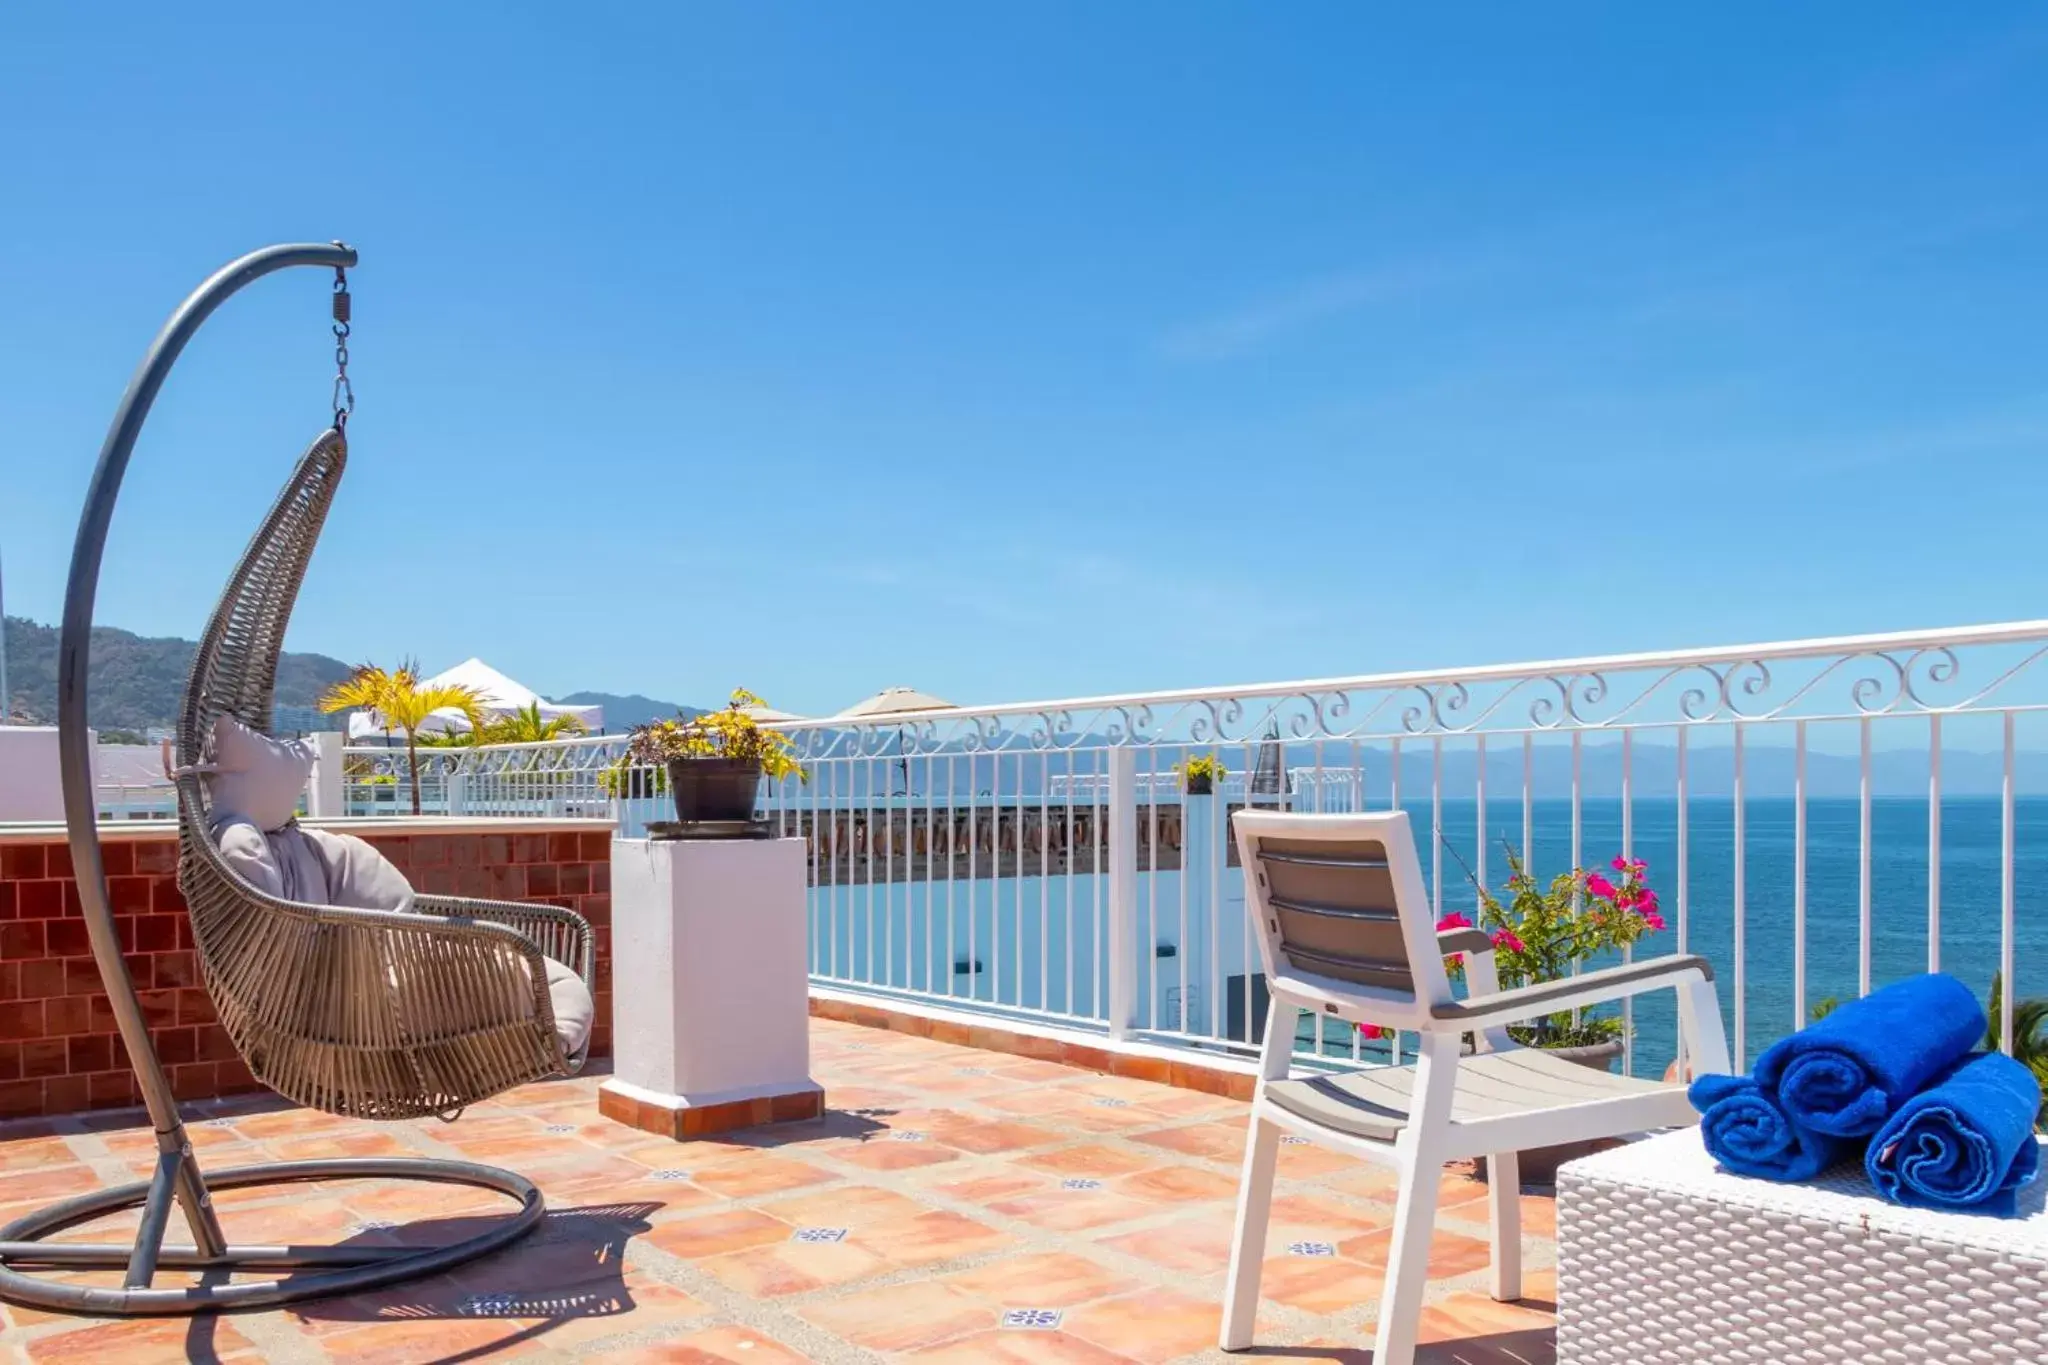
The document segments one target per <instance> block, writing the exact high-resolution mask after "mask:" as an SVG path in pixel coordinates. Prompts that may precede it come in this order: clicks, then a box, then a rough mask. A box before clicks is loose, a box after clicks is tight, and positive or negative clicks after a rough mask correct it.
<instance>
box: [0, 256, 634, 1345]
mask: <svg viewBox="0 0 2048 1365" xmlns="http://www.w3.org/2000/svg"><path fill="white" fill-rule="evenodd" d="M355 264H356V253H355V251H354V250H353V249H351V248H349V247H347V246H344V245H342V244H340V243H334V244H331V245H288V246H275V247H269V248H266V249H265V250H262V251H258V252H254V253H252V254H251V255H248V256H245V257H243V258H242V259H241V260H239V261H235V262H233V263H232V264H230V265H228V266H227V267H225V268H224V269H223V270H221V271H220V272H219V273H217V274H215V275H214V276H213V277H212V278H211V279H209V280H207V281H206V282H205V283H204V284H203V285H201V286H200V287H199V289H198V290H197V291H196V292H194V293H193V295H192V296H191V297H190V298H188V299H187V300H186V301H185V303H184V305H183V306H182V307H180V308H179V310H178V311H177V312H176V313H175V314H173V315H172V317H171V320H170V322H169V323H168V324H167V325H166V326H165V328H164V330H163V332H162V333H160V334H159V335H158V337H157V339H156V342H155V343H154V345H153V346H152V347H151V349H150V351H149V354H148V355H147V356H146V357H145V358H144V361H143V364H142V367H141V369H139V370H138V371H137V372H136V375H135V378H134V380H133V381H132V382H131V383H130V385H129V388H128V391H127V393H126V395H125V396H124V397H123V398H122V400H121V406H120V408H119V409H118V410H117V412H116V414H115V418H114V423H113V427H112V430H111V431H110V432H109V433H108V436H107V442H106V445H105V447H104V448H103V449H102V450H101V453H100V460H99V465H98V468H97V469H96V470H95V472H94V475H93V480H92V484H91V487H90V490H89V492H88V493H87V497H86V505H85V511H84V514H83V516H82V517H81V519H80V522H79V529H78V538H77V542H76V544H75V546H74V548H73V552H72V561H71V576H70V581H69V584H68V587H67V591H66V595H65V602H64V621H63V633H62V637H61V642H60V646H59V648H60V656H59V676H58V725H59V731H60V735H59V745H60V754H61V760H62V767H63V781H64V812H65V823H66V826H67V829H68V837H69V841H70V846H71V857H72V865H73V868H74V872H75V875H76V878H77V882H78V892H79V899H80V902H81V907H82V910H83V914H84V918H85V922H86V927H87V929H88V932H89V934H90V937H91V941H92V950H93V957H94V959H95V961H96V963H97V965H98V967H99V972H100V977H101V979H102V981H103V982H104V984H105V987H106V992H107V997H108V999H109V1001H110V1002H111V1004H112V1006H113V1013H114V1016H115V1020H116V1023H117V1026H118V1028H119V1030H120V1035H121V1041H122V1043H123V1044H124V1045H125V1047H126V1050H127V1054H128V1059H129V1062H130V1064H131V1065H132V1066H133V1068H134V1070H135V1075H136V1079H137V1081H138V1082H139V1084H140V1088H141V1091H142V1097H143V1102H144V1104H145V1105H146V1106H147V1108H148V1111H149V1118H150V1122H151V1123H152V1125H153V1126H154V1128H155V1131H156V1140H157V1150H158V1154H159V1155H158V1160H157V1167H156V1173H155V1175H154V1177H153V1178H152V1179H150V1180H148V1181H145V1182H141V1183H137V1184H132V1185H124V1186H121V1187H119V1188H116V1189H110V1190H104V1191H98V1192H95V1193H92V1194H87V1195H82V1196H79V1197H77V1198H73V1199H69V1200H66V1201H64V1202H62V1203H59V1204H55V1205H52V1206H50V1207H48V1208H44V1209H41V1210H38V1211H36V1212H34V1213H31V1214H29V1215H27V1216H25V1217H22V1218H18V1219H15V1220H14V1221H13V1222H11V1223H9V1224H8V1225H7V1226H6V1227H4V1228H0V1299H7V1300H10V1301H13V1302H17V1303H26V1304H32V1305H35V1306H37V1307H41V1308H46V1309H52V1310H56V1311H60V1312H61V1311H70V1312H83V1313H104V1314H168V1313H191V1312H201V1311H208V1310H213V1309H223V1308H245V1307H256V1306H264V1305H273V1304H280V1303H287V1302H292V1301H295V1300H302V1299H310V1298H316V1297H323V1296H326V1295H331V1294H347V1293H357V1292H360V1291H363V1290H366V1289H371V1288H374V1287H377V1286H380V1285H387V1284H392V1283H397V1282H400V1281H404V1280H411V1279H416V1278H419V1277H421V1276H426V1275H431V1274H434V1273H437V1272H439V1271H442V1270H445V1269H447V1268H449V1267H450V1266H453V1265H456V1264H459V1263H461V1262H463V1261H466V1260H469V1259H471V1258H473V1257H476V1256H481V1255H484V1254H486V1253H488V1252H491V1251H495V1250H497V1249H499V1248H501V1247H504V1246H506V1245H508V1244H510V1243H511V1242H513V1241H516V1240H517V1239H518V1238H520V1237H522V1236H524V1235H525V1234H526V1233H528V1232H530V1231H532V1230H533V1229H534V1228H535V1227H536V1226H538V1225H539V1223H540V1220H541V1217H542V1215H543V1213H544V1211H545V1206H544V1204H543V1201H542V1198H541V1194H540V1191H539V1190H538V1189H537V1188H536V1187H535V1186H534V1185H533V1183H532V1182H531V1181H529V1180H527V1179H526V1178H525V1177H523V1176H520V1175H517V1174H515V1173H513V1172H511V1171H506V1170H500V1169H498V1168H495V1167H489V1166H480V1165H474V1164H471V1163H467V1162H460V1161H441V1160H426V1159H396V1158H381V1159H360V1160H337V1161H298V1162H281V1163H274V1164H269V1165H261V1166H245V1167H238V1168H234V1169H230V1170H224V1171H217V1172H212V1173H203V1172H202V1171H201V1170H200V1167H199V1164H198V1162H197V1160H196V1159H195V1158H194V1156H193V1153H192V1148H191V1144H190V1143H189V1142H188V1141H187V1139H186V1134H185V1127H184V1123H183V1121H182V1120H181V1118H180V1117H179V1114H178V1108H177V1105H176V1103H175V1101H174V1099H173V1097H172V1093H171V1087H170V1083H169V1081H168V1080H167V1079H166V1077H165V1075H164V1069H163V1065H162V1063H161V1062H160V1060H159V1059H158V1057H157V1054H156V1050H155V1048H154V1047H153V1045H152V1043H151V1041H150V1036H149V1030H148V1028H147V1027H146V1025H145V1023H144V1019H143V1014H142V1009H141V1005H140V1003H139V1001H138V1000H137V997H136V992H135V985H134V982H133V981H132V979H131V978H130V977H129V974H128V969H127V965H126V963H125V962H124V961H123V959H122V956H121V945H120V941H119V937H118V935H117V932H116V929H115V924H114V918H113V914H112V911H111V909H110V905H109V900H108V895H107V884H106V877H105V871H104V868H103V866H102V861H101V858H100V847H99V836H98V831H97V802H96V794H95V790H94V767H93V752H92V739H91V736H90V734H89V733H88V730H87V727H86V714H87V712H86V683H87V674H88V665H89V662H90V652H91V627H92V613H93V599H94V595H95V592H96V590H97V587H98V580H99V569H100V559H101V555H102V552H103V550H104V548H105V544H106V534H107V527H108V524H109V521H110V520H111V518H112V515H113V510H114V503H115V500H116V498H117V497H118V495H119V492H120V485H121V480H122V476H123V474H124V473H125V471H126V467H127V464H128V458H129V455H130V453H131V452H132V450H133V449H134V446H135V441H136V438H137V436H138V435H139V434H140V432H141V428H142V423H143V420H144V418H145V417H146V416H147V414H148V411H149V408H150V405H151V403H152V402H153V401H154V399H155V397H156V394H157V391H158V389H159V388H161V387H162V384H163V381H164V379H165V376H166V375H167V374H168V373H169V371H170V369H171V366H172V365H173V363H174V362H175V361H176V359H177V357H178V354H179V352H180V351H181V350H183V348H184V346H185V343H186V342H187V341H189V340H190V339H191V337H192V335H193V333H194V332H196V331H197V330H198V328H199V326H200V324H201V323H202V322H204V321H205V319H206V318H207V316H208V315H209V314H211V313H212V312H213V310H214V309H215V308H217V307H218V306H219V305H220V304H221V303H222V302H223V301H225V300H226V299H227V298H228V297H229V296H231V295H232V294H234V293H235V292H236V291H237V290H239V289H241V288H242V287H243V286H244V285H247V284H249V283H251V282H252V281H254V280H256V279H259V278H261V277H262V276H264V275H267V274H270V273H271V272H273V271H276V270H281V269H286V268H288V267H293V266H315V267H321V268H325V269H331V270H333V271H334V274H335V287H334V300H335V302H334V306H333V329H334V334H335V339H336V359H337V374H336V377H335V386H334V392H335V401H334V420H333V425H332V426H331V427H330V428H329V429H328V430H327V431H325V432H324V433H322V434H321V435H320V437H319V438H318V439H317V440H315V441H314V442H313V444H312V446H311V448H310V449H308V450H307V451H306V453H305V455H304V456H302V457H301V458H300V460H299V462H298V466H297V468H296V469H295V470H294V471H293V473H292V476H291V478H290V480H289V481H287V482H286V484H285V486H284V489H283V491H282V492H281V493H280V494H279V496H278V498H277V501H276V503H275V504H274V505H273V506H272V508H271V510H270V513H269V515H268V516H267V517H265V518H264V521H263V523H262V525H261V527H259V528H258V530H257V532H256V535H255V537H254V539H252V540H251V542H250V544H249V547H248V549H247V550H246V551H245V552H244V553H243V555H242V558H241V561H240V562H239V563H238V564H237V566H236V568H235V571H234V574H233V576H232V577H231V578H230V579H229V580H228V586H227V589H226V591H225V592H224V593H223V595H222V597H221V601H220V605H219V606H218V607H217V608H216V610H215V611H214V614H213V619H212V620H211V621H210V622H209V623H208V625H207V628H206V631H205V633H204V634H203V635H202V636H201V638H200V642H199V646H198V650H197V652H196V655H195V657H194V660H193V665H192V673H191V678H190V681H189V682H188V684H187V686H186V690H185V696H184V701H183V705H182V707H181V708H180V711H179V714H178V724H177V739H176V760H177V766H176V768H175V769H174V770H173V777H174V779H175V781H176V785H177V793H178V835H179V863H178V883H179V886H180V888H181V889H182V891H183V892H184V896H185V902H186V905H187V907H188V909H189V912H190V915H191V921H192V936H193V941H194V945H195V947H196V949H197V955H198V958H199V962H200V967H201V971H202V974H203V977H204V982H205V987H206V990H207V993H208V995H209V996H210V997H211V998H212V1000H213V1004H214V1008H215V1010H216V1011H217V1013H218V1015H219V1018H220V1022H221V1024H222V1026H223V1027H224V1028H225V1029H226V1031H227V1034H228V1037H229V1038H230V1039H231V1040H232V1042H233V1043H234V1046H235V1048H236V1050H237V1052H238V1053H240V1055H241V1057H242V1059H243V1061H244V1062H245V1063H246V1064H247V1065H248V1067H249V1070H250V1072H251V1073H252V1074H253V1075H254V1076H255V1077H256V1079H257V1080H259V1081H261V1082H262V1083H263V1084H265V1085H267V1086H269V1087H270V1088H271V1089H272V1090H275V1091H276V1092H277V1093H278V1094H280V1095H282V1096H284V1097H285V1098H287V1099H290V1100H292V1101H295V1102H296V1103H298V1104H301V1105H306V1106H309V1107H311V1108H315V1109H320V1110H324V1111H326V1112H328V1113H332V1114H339V1115H344V1116H349V1117H354V1118H362V1119H409V1118H417V1117H421V1116H425V1115H440V1116H443V1117H447V1116H451V1115H453V1114H455V1113H458V1112H459V1111H460V1110H461V1109H462V1108H463V1107H464V1106H466V1105H470V1104H474V1103H476V1102H477V1101H479V1100H483V1099H486V1098H488V1097H490V1096H492V1095H495V1094H498V1093H500V1092H502V1091H505V1090H508V1089H511V1088H512V1087H514V1086H518V1085H523V1084H526V1083H529V1082H532V1081H537V1080H542V1079H546V1078H548V1077H552V1076H562V1075H568V1074H572V1073H573V1072H575V1071H576V1070H578V1069H579V1068H580V1067H581V1066H582V1063H583V1061H584V1055H583V1054H584V1051H585V1049H586V1048H587V1043H584V1044H580V1045H578V1046H576V1047H574V1048H573V1049H572V1048H571V1047H570V1046H569V1045H568V1044H567V1043H566V1042H565V1041H564V1039H563V1037H562V1036H561V1035H560V1033H559V1032H558V1030H557V1028H556V1019H555V1014H554V1011H553V1009H552V1006H551V1001H550V995H549V971H548V967H549V963H550V960H552V962H554V963H558V964H564V965H565V966H566V967H567V968H568V969H570V970H572V971H573V972H574V973H575V974H576V975H577V976H579V977H580V979H581V981H582V983H583V985H584V987H585V988H588V987H589V986H590V985H591V984H592V973H593V969H594V965H595V964H594V941H593V936H592V934H591V929H590V925H589V924H588V923H587V922H586V921H585V920H584V919H583V918H582V917H581V916H580V915H577V914H574V913H572V912H570V911H568V910H563V909H558V908H555V907H552V906H544V905H524V904H502V903H497V902H487V901H474V900H464V899H458V898H455V897H443V896H426V895H421V896H416V897H414V898H413V900H412V906H411V911H410V912H399V911H389V910H358V909H341V908H335V907H331V906H324V905H311V904H301V903H295V902H293V901H290V900H286V899H282V898H280V897H278V896H276V895H272V894H268V893H266V892H265V891H263V890H260V889H258V888H257V887H256V886H255V885H253V884H251V882H250V881H248V880H246V879H245V878H244V877H243V876H242V875H240V874H239V873H238V872H237V871H236V870H235V869H234V868H233V867H231V866H230V865H229V864H228V863H227V862H226V861H224V860H223V858H222V856H221V853H220V850H219V848H218V847H217V846H216V845H215V842H214V837H213V835H212V833H211V832H210V829H209V821H210V820H211V819H212V817H213V816H214V814H215V812H214V810H213V806H212V801H211V798H210V795H209V791H208V786H207V782H206V779H205V773H206V768H207V758H208V753H207V748H208V742H209V737H210V736H211V735H212V734H213V733H214V727H215V725H216V723H217V722H218V721H220V720H221V719H222V718H223V717H227V718H232V719H233V720H234V721H236V722H238V723H239V724H241V725H243V726H246V727H248V728H249V729H251V730H253V731H257V732H259V733H267V732H268V730H269V727H270V716H271V693H272V688H273V684H274V681H275V678H276V672H277V658H278V651H279V650H280V648H281V647H282V645H283V643H284V635H285V628H286V626H287V624H288V623H289V621H290V618H291V612H292V605H293V602H294V601H295V599H296V598H297V596H298V590H299V584H300V581H301V580H302V579H303V578H304V576H305V571H306V565H307V562H308V560H309V559H310V558H311V556H312V553H313V547H314V544H315V542H316V541H317V540H318V539H319V535H320V528H321V525H322V523H323V521H324V520H325V518H326V515H327V509H328V506H329V504H330V503H331V502H332V501H333V498H334V492H335V488H336V486H337V484H338V483H339V481H340V478H341V474H342V469H343V466H344V465H345V463H346V461H347V455H348V440H347V435H346V433H347V423H348V416H349V412H350V411H351V410H352V408H353V407H354V396H353V393H352V392H351V391H350V389H349V386H348V370H347V360H348V351H347V340H348V333H349V326H350V319H349V308H350V303H349V294H348V289H347V277H346V274H345V273H344V272H345V271H346V270H347V269H349V268H351V267H353V266H354V265H355ZM557 974H558V975H559V970H558V973H557ZM351 1179H379V1180H413V1181H425V1182H438V1183H442V1184H460V1185H472V1186H478V1187H481V1188H484V1189H488V1190H494V1191H497V1192H498V1193H500V1194H503V1195H505V1196H506V1197H507V1198H508V1199H509V1200H511V1201H513V1203H514V1205H515V1207H514V1208H512V1209H511V1210H510V1211H508V1213H507V1214H506V1215H505V1216H503V1217H501V1218H499V1219H496V1220H495V1221H492V1222H491V1223H489V1224H488V1225H487V1226H486V1227H485V1228H484V1230H483V1231H481V1232H479V1233H477V1234H476V1235H474V1236H471V1237H468V1238H466V1239H464V1240H462V1241H460V1242H456V1243H452V1244H449V1245H445V1246H438V1247H391V1246H369V1245H347V1244H344V1245H335V1246H239V1245H234V1244H231V1243H230V1242H229V1241H228V1240H227V1236H226V1233H225V1232H224V1230H223V1227H222V1219H221V1217H220V1216H219V1215H218V1214H217V1213H216V1212H215V1210H214V1208H213V1206H212V1202H211V1199H210V1197H209V1191H211V1190H219V1189H228V1188H238V1187H244V1186H251V1185H271V1184H279V1183H286V1182H295V1181H312V1180H318V1181H335V1180H351ZM174 1202H175V1203H176V1204H177V1205H178V1207H179V1208H180V1209H181V1210H182V1211H183V1213H184V1217H185V1222H186V1224H187V1226H188V1227H189V1228H190V1229H191V1231H192V1236H193V1242H192V1244H191V1245H185V1246H176V1245H166V1244H165V1241H164V1236H165V1230H166V1225H167V1223H168V1220H169V1216H170V1211H171V1207H172V1204H173V1203H174ZM431 1204H432V1197H431V1196H425V1197H424V1198H423V1207H431ZM137 1205H140V1206H141V1209H142V1218H141V1224H140V1228H139V1230H138V1231H137V1234H136V1237H135V1240H134V1242H133V1243H132V1244H131V1245H127V1246H119V1245H88V1244H79V1243H70V1242H63V1243H59V1242H49V1241H44V1240H41V1239H43V1238H46V1237H48V1236H49V1235H50V1234H52V1233H55V1232H59V1231H62V1230H64V1229H66V1228H70V1227H75V1226H77V1225H79V1224H82V1223H86V1222H90V1221H92V1220H94V1219H97V1218H102V1217H105V1216H107V1215H108V1214H111V1213H115V1212H118V1211H120V1210H122V1209H127V1208H132V1207H135V1206H137ZM228 1221H230V1222H231V1221H232V1216H231V1215H230V1217H229V1220H228ZM90 1269H121V1270H123V1271H124V1272H125V1274H124V1277H123V1279H124V1283H123V1285H122V1286H121V1287H119V1288H113V1287H101V1286H93V1285H87V1284H79V1283H73V1282H65V1281H60V1280H55V1279H50V1278H42V1277H38V1276H36V1275H33V1274H31V1273H29V1272H30V1271H32V1270H45V1271H49V1270H55V1271H77V1270H90ZM160 1269H175V1270H200V1271H212V1272H216V1273H215V1274H212V1275H206V1276H202V1277H201V1280H202V1282H201V1283H198V1284H193V1285H189V1286H170V1285H157V1284H155V1283H154V1281H155V1279H156V1277H157V1273H158V1271H159V1270H160ZM252 1275H253V1276H260V1277H261V1278H257V1279H250V1278H248V1277H249V1276H252ZM237 1277H240V1278H237Z"/></svg>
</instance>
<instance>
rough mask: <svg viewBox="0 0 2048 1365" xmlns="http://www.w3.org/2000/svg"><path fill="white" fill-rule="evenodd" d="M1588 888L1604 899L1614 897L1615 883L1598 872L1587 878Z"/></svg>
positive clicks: (1609, 899)
mask: <svg viewBox="0 0 2048 1365" xmlns="http://www.w3.org/2000/svg"><path fill="white" fill-rule="evenodd" d="M1586 890H1587V891H1589V892H1590V893H1592V894H1593V895H1595V896H1598V897H1599V898H1600V899H1601V900H1604V901H1611V900H1613V899H1614V883H1613V882H1610V881H1608V880H1607V878H1605V877H1603V876H1601V875H1600V874H1599V873H1598V872H1595V873H1594V874H1593V875H1592V876H1590V877H1588V878H1586Z"/></svg>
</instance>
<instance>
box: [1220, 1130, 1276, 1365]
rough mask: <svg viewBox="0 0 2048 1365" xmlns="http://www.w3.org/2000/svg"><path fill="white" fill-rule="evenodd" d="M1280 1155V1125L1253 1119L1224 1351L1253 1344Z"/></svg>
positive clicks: (1233, 1253)
mask: <svg viewBox="0 0 2048 1365" xmlns="http://www.w3.org/2000/svg"><path fill="white" fill-rule="evenodd" d="M1279 1157H1280V1126H1279V1125H1278V1124H1276V1123H1273V1122H1270V1121H1269V1120H1266V1119H1262V1118H1259V1119H1253V1120H1252V1127H1251V1132H1250V1133H1249V1134H1248V1135H1247V1136H1246V1138H1245V1145H1244V1178H1243V1180H1242V1181H1241V1182H1240V1183H1239V1185H1238V1190H1237V1227H1236V1229H1235V1231H1234V1232H1233V1233H1232V1234H1231V1239H1230V1278H1229V1280H1228V1282H1227V1283H1228V1288H1226V1289H1225V1291H1224V1299H1223V1334H1222V1338H1221V1341H1220V1344H1221V1346H1222V1347H1223V1349H1224V1350H1226V1351H1242V1350H1244V1349H1245V1348H1246V1347H1248V1346H1250V1345H1251V1344H1252V1331H1253V1328H1254V1326H1255V1324H1256V1323H1257V1321H1258V1316H1259V1271H1260V1269H1261V1268H1262V1267H1263V1264H1264V1261H1265V1257H1266V1224H1267V1223H1268V1221H1270V1219H1271V1217H1272V1212H1273V1168H1274V1166H1275V1165H1276V1164H1277V1163H1278V1161H1279Z"/></svg>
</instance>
